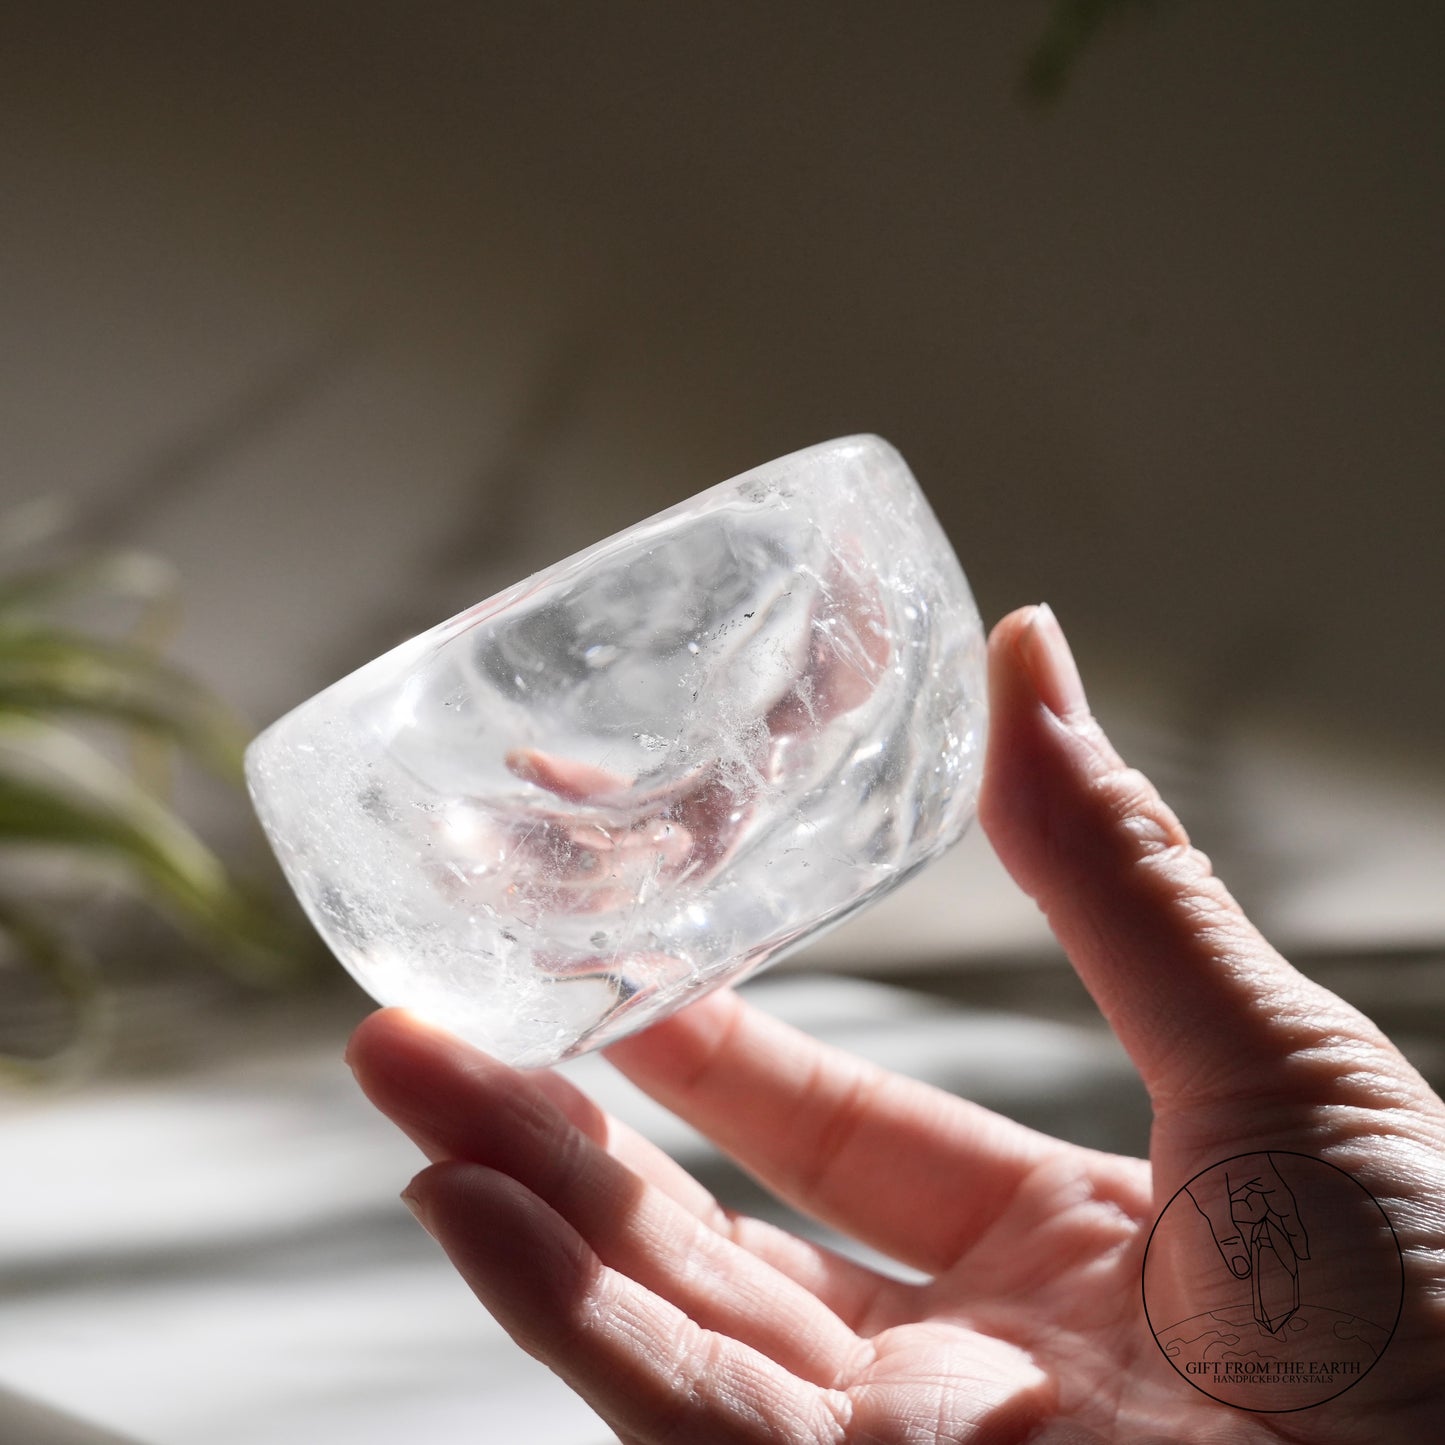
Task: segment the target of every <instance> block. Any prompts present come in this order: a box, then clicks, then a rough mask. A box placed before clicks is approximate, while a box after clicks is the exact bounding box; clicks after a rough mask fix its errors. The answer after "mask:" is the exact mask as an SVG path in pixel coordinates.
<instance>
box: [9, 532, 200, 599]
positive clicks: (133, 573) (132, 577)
mask: <svg viewBox="0 0 1445 1445" xmlns="http://www.w3.org/2000/svg"><path fill="white" fill-rule="evenodd" d="M6 530H7V528H6V527H5V526H0V537H3V536H4V535H5V532H6ZM178 592H179V580H178V578H177V575H176V569H175V568H174V567H172V566H171V565H170V563H168V562H163V561H161V559H160V558H158V557H152V556H151V555H149V554H148V553H145V552H102V553H99V554H95V555H91V556H84V557H72V558H67V559H65V560H63V561H58V562H49V563H46V564H45V565H43V566H39V567H26V568H17V569H15V570H14V571H10V572H8V573H6V575H4V576H0V613H12V614H13V613H30V612H35V611H38V610H40V609H41V608H44V607H48V606H49V605H50V604H53V603H55V602H61V601H64V600H65V599H67V598H70V597H83V596H86V595H88V594H95V593H100V594H103V595H104V596H106V597H107V598H126V599H129V600H132V601H136V602H140V603H147V604H152V605H153V604H156V603H168V602H171V601H173V600H174V599H175V598H176V596H177V595H178Z"/></svg>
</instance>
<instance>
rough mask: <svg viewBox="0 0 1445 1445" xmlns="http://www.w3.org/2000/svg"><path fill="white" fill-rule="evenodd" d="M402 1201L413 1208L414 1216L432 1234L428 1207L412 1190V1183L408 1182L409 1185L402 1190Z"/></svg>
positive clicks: (410, 1208)
mask: <svg viewBox="0 0 1445 1445" xmlns="http://www.w3.org/2000/svg"><path fill="white" fill-rule="evenodd" d="M401 1202H402V1203H403V1204H404V1205H406V1207H407V1208H408V1209H409V1210H411V1213H412V1218H413V1219H415V1220H416V1222H417V1223H418V1224H419V1225H421V1227H422V1228H423V1229H424V1230H426V1232H427V1233H428V1234H430V1233H431V1225H430V1224H429V1223H428V1222H427V1215H426V1207H425V1205H423V1204H422V1202H421V1200H420V1199H418V1198H417V1197H416V1195H415V1194H413V1193H412V1192H411V1185H409V1184H408V1185H407V1187H406V1188H405V1189H403V1190H402V1191H401Z"/></svg>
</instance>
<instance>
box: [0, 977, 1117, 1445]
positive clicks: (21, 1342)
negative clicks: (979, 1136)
mask: <svg viewBox="0 0 1445 1445" xmlns="http://www.w3.org/2000/svg"><path fill="white" fill-rule="evenodd" d="M754 994H755V996H756V997H757V998H758V999H759V1000H760V1001H763V1002H765V1003H766V1004H767V1006H769V1007H770V1008H772V1009H774V1010H775V1011H776V1012H779V1013H781V1014H783V1015H785V1016H790V1017H793V1018H794V1019H796V1020H798V1021H800V1022H805V1023H806V1024H807V1025H808V1026H809V1027H810V1028H811V1029H813V1030H814V1031H816V1032H817V1033H819V1034H822V1035H824V1036H827V1037H829V1038H832V1039H834V1040H835V1041H837V1042H840V1043H843V1044H845V1045H847V1046H849V1047H853V1048H857V1049H859V1050H860V1051H861V1052H863V1053H866V1054H869V1055H870V1056H872V1057H874V1058H877V1059H879V1060H880V1061H882V1062H884V1063H887V1064H890V1065H893V1066H896V1067H906V1068H909V1069H910V1070H911V1071H912V1072H914V1073H917V1074H919V1075H921V1076H924V1077H930V1078H934V1079H937V1080H939V1081H941V1082H944V1083H946V1084H948V1085H951V1086H953V1087H956V1088H963V1089H966V1090H967V1091H968V1092H970V1093H973V1094H975V1095H977V1096H979V1097H982V1098H984V1099H985V1100H990V1099H991V1100H994V1101H996V1102H999V1103H1001V1104H1004V1105H1006V1106H1008V1107H1011V1108H1014V1109H1016V1110H1018V1111H1020V1112H1023V1113H1025V1114H1027V1113H1029V1111H1030V1110H1031V1109H1035V1108H1040V1107H1042V1108H1047V1107H1050V1106H1049V1105H1048V1102H1047V1101H1049V1100H1058V1099H1060V1098H1061V1097H1067V1096H1070V1095H1073V1096H1075V1097H1080V1096H1082V1095H1084V1094H1087V1092H1088V1086H1089V1085H1090V1084H1092V1085H1094V1086H1096V1087H1098V1088H1104V1089H1114V1090H1117V1089H1120V1088H1127V1087H1128V1086H1127V1083H1126V1082H1125V1081H1126V1080H1127V1077H1128V1073H1127V1069H1126V1068H1125V1066H1124V1064H1123V1062H1122V1059H1121V1056H1120V1054H1119V1052H1118V1050H1117V1048H1116V1046H1115V1045H1114V1044H1113V1042H1112V1040H1110V1039H1109V1038H1107V1036H1104V1035H1102V1034H1101V1033H1099V1032H1097V1031H1095V1030H1089V1029H1080V1028H1070V1027H1066V1026H1063V1025H1055V1024H1046V1023H1039V1022H1034V1021H1029V1020H1023V1019H1017V1018H1011V1017H1008V1016H1002V1015H974V1014H968V1013H960V1012H957V1011H955V1010H952V1009H949V1008H947V1007H944V1006H941V1005H940V1004H939V1003H938V1002H937V1001H936V1000H930V999H925V998H920V997H916V996H912V995H909V994H906V993H903V992H901V991H898V990H893V989H888V988H885V987H882V986H880V985H876V984H867V983H863V982H859V981H849V980H839V979H830V978H826V977H819V976H807V977H798V978H782V979H774V980H768V981H765V982H763V983H760V984H759V985H757V986H755V988H754ZM341 1043H342V1041H341V1039H340V1038H339V1037H338V1038H336V1039H334V1040H331V1041H329V1042H327V1043H326V1044H324V1045H318V1046H316V1047H314V1048H311V1049H309V1050H308V1051H306V1052H305V1053H303V1054H301V1055H298V1056H296V1057H293V1058H290V1059H267V1060H258V1061H256V1062H253V1063H249V1064H245V1065H232V1066H228V1067H225V1068H222V1069H218V1070H216V1071H215V1072H213V1073H212V1074H210V1075H209V1076H206V1077H196V1078H188V1079H183V1080H172V1081H169V1082H167V1083H165V1084H156V1085H144V1086H143V1085H133V1086H127V1087H124V1088H113V1089H111V1090H108V1091H107V1092H105V1093H104V1094H96V1095H94V1096H91V1095H86V1094H77V1095H74V1096H71V1097H51V1098H48V1099H42V1100H39V1101H35V1102H31V1103H17V1102H15V1101H13V1100H12V1101H11V1102H10V1104H9V1106H8V1108H7V1110H6V1112H5V1113H3V1114H0V1158H3V1159H4V1160H5V1168H6V1173H7V1177H8V1179H9V1180H10V1187H9V1188H8V1189H7V1190H5V1192H4V1194H3V1196H0V1380H3V1382H4V1384H5V1385H8V1386H10V1387H13V1388H15V1389H17V1390H20V1391H22V1392H24V1393H26V1394H29V1395H33V1396H35V1397H37V1398H38V1399H42V1400H46V1401H49V1402H51V1403H52V1404H54V1405H56V1406H57V1407H61V1408H65V1409H68V1410H71V1411H74V1412H76V1413H78V1414H81V1415H84V1416H86V1417H87V1418H89V1419H92V1420H95V1421H96V1422H98V1423H100V1424H103V1425H106V1426H109V1427H110V1428H112V1429H115V1430H118V1431H122V1432H125V1433H128V1434H131V1435H133V1436H135V1437H136V1439H137V1440H138V1441H141V1442H144V1445H331V1442H335V1445H394V1442H395V1441H397V1440H399V1439H401V1440H424V1441H427V1442H428V1445H450V1442H457V1445H462V1442H466V1445H473V1442H478V1441H498V1442H508V1445H511V1442H519V1441H525V1442H527V1445H598V1442H601V1441H603V1440H605V1439H607V1438H608V1436H607V1432H606V1431H605V1430H604V1429H602V1427H601V1426H600V1425H599V1423H598V1422H597V1421H596V1419H595V1417H593V1416H592V1415H591V1413H590V1411H588V1410H587V1409H586V1408H585V1407H583V1406H582V1405H581V1404H580V1403H579V1402H578V1401H577V1400H576V1399H575V1397H573V1396H572V1394H571V1393H570V1392H569V1391H568V1390H567V1389H565V1388H564V1387H563V1386H562V1385H561V1384H560V1383H559V1382H558V1381H557V1380H556V1379H555V1378H553V1377H552V1376H551V1375H550V1374H549V1373H548V1372H547V1371H546V1370H544V1369H543V1368H542V1367H541V1366H539V1365H537V1364H535V1363H534V1362H533V1361H531V1360H530V1359H528V1358H527V1357H526V1356H525V1355H523V1354H522V1353H521V1351H520V1350H518V1349H517V1348H516V1347H515V1346H513V1345H512V1343H511V1342H510V1340H508V1339H507V1338H506V1337H505V1336H504V1335H503V1334H502V1332H501V1331H500V1330H499V1328H498V1327H497V1326H496V1325H495V1324H493V1323H492V1321H491V1320H490V1318H489V1317H488V1316H487V1315H486V1313H485V1312H484V1311H483V1310H482V1308H481V1307H480V1306H479V1305H478V1304H477V1302H476V1301H475V1300H474V1299H473V1297H472V1296H471V1294H470V1293H469V1292H468V1291H467V1289H466V1288H465V1286H464V1285H463V1284H462V1283H461V1281H460V1280H459V1279H458V1278H457V1277H456V1276H455V1275H454V1274H453V1273H452V1271H451V1270H450V1268H449V1267H448V1266H447V1265H446V1264H445V1262H444V1261H443V1259H442V1258H441V1256H440V1254H439V1252H438V1251H437V1250H436V1249H435V1247H434V1246H433V1245H432V1243H431V1241H430V1240H428V1239H427V1238H426V1237H425V1236H424V1235H423V1234H422V1232H421V1231H420V1230H419V1229H418V1228H417V1226H416V1225H415V1223H414V1221H413V1220H412V1219H411V1216H410V1215H409V1214H408V1213H407V1212H406V1210H405V1209H404V1207H403V1206H402V1205H401V1204H400V1202H399V1201H398V1199H397V1195H398V1193H399V1191H400V1189H401V1188H402V1186H403V1185H404V1184H405V1182H406V1180H407V1179H408V1178H409V1177H410V1176H411V1174H412V1173H413V1172H414V1171H415V1169H416V1168H417V1167H419V1163H420V1160H419V1157H418V1156H417V1154H416V1152H415V1151H414V1150H413V1149H412V1147H411V1146H410V1145H409V1144H408V1143H406V1141H405V1140H403V1139H402V1138H401V1136H400V1135H398V1134H397V1133H396V1132H395V1131H394V1130H393V1129H392V1128H391V1126H390V1125H389V1124H387V1123H386V1122H385V1121H383V1120H382V1119H381V1118H380V1117H379V1116H376V1115H374V1114H373V1113H372V1112H371V1110H370V1109H369V1107H368V1106H367V1105H366V1104H365V1102H364V1101H363V1100H362V1099H361V1097H360V1095H359V1093H358V1091H357V1090H356V1089H355V1087H354V1085H353V1084H352V1081H351V1079H350V1076H349V1074H348V1073H347V1071H346V1069H345V1067H344V1066H343V1065H342V1063H341V1061H340V1049H341ZM568 1072H569V1073H570V1074H571V1075H572V1076H573V1077H574V1078H576V1079H577V1080H578V1081H579V1082H581V1083H582V1084H583V1086H584V1087H586V1088H587V1089H588V1090H589V1092H591V1093H593V1094H594V1096H595V1097H597V1098H599V1099H600V1100H602V1101H603V1102H604V1103H605V1104H606V1105H607V1106H608V1107H609V1108H612V1109H613V1110H614V1111H616V1112H618V1113H620V1114H622V1115H623V1116H624V1117H627V1118H628V1119H629V1120H630V1121H631V1122H633V1123H634V1124H635V1125H637V1126H638V1127H639V1128H641V1129H643V1130H644V1131H645V1132H647V1133H649V1134H650V1135H652V1136H653V1137H654V1138H656V1139H658V1140H659V1141H660V1142H662V1143H664V1144H665V1145H666V1146H667V1147H669V1148H670V1149H672V1150H673V1152H675V1153H676V1154H677V1155H678V1156H679V1157H682V1158H683V1159H685V1160H687V1161H689V1162H691V1163H692V1164H693V1165H694V1166H695V1167H696V1166H699V1165H700V1166H702V1167H703V1168H704V1169H707V1170H709V1171H711V1172H709V1175H708V1177H709V1179H713V1178H714V1177H715V1171H716V1169H717V1168H718V1167H719V1166H718V1165H717V1163H716V1161H715V1160H711V1156H710V1153H709V1151H708V1150H707V1148H706V1146H705V1145H704V1144H703V1143H702V1141H701V1140H700V1139H699V1138H698V1136H697V1135H695V1134H694V1133H693V1132H692V1131H691V1130H689V1129H686V1128H685V1127H684V1126H682V1125H681V1124H679V1123H678V1122H677V1121H676V1120H674V1119H672V1118H671V1116H669V1115H667V1114H666V1113H665V1112H663V1111H662V1110H660V1109H658V1108H657V1107H656V1106H655V1105H653V1104H651V1103H650V1102H649V1101H646V1100H643V1099H642V1098H641V1097H640V1096H639V1095H638V1094H637V1092H636V1091H635V1090H633V1089H632V1088H631V1086H630V1085H628V1084H626V1083H625V1082H624V1081H623V1080H622V1079H620V1077H618V1076H617V1075H615V1074H614V1073H613V1072H612V1071H611V1070H610V1069H609V1068H608V1066H607V1065H606V1064H605V1063H603V1062H602V1061H601V1060H598V1059H595V1058H592V1059H584V1060H580V1061H578V1063H577V1064H575V1065H573V1066H571V1067H570V1068H569V1070H568ZM3 1425H4V1415H3V1414H0V1439H4V1441H5V1445H33V1442H31V1441H29V1440H25V1439H19V1440H16V1439H13V1438H12V1436H10V1435H6V1434H4V1433H3Z"/></svg>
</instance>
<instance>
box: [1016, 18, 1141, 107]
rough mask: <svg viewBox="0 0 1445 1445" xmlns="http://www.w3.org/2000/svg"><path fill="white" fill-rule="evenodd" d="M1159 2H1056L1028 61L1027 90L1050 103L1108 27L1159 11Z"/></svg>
mask: <svg viewBox="0 0 1445 1445" xmlns="http://www.w3.org/2000/svg"><path fill="white" fill-rule="evenodd" d="M1158 3H1159V0H1054V4H1053V7H1052V9H1051V10H1050V13H1049V18H1048V22H1047V24H1046V25H1045V27H1044V33H1043V34H1042V35H1041V36H1040V37H1039V39H1038V41H1037V43H1036V44H1035V45H1034V48H1033V50H1032V51H1031V52H1030V54H1029V57H1028V59H1027V60H1026V61H1025V62H1024V72H1023V91H1024V94H1025V95H1026V96H1027V97H1028V98H1029V99H1030V100H1034V101H1038V102H1040V103H1043V104H1047V103H1048V102H1049V101H1053V100H1057V99H1058V98H1059V96H1061V95H1062V94H1063V93H1064V91H1065V90H1066V89H1067V88H1068V85H1069V81H1070V80H1071V79H1072V78H1073V75H1074V71H1075V70H1076V68H1077V67H1078V63H1079V59H1080V57H1081V56H1082V55H1083V54H1084V52H1085V51H1086V50H1087V49H1088V48H1089V46H1090V44H1091V43H1092V42H1093V41H1094V39H1095V38H1096V37H1097V36H1098V34H1099V33H1100V31H1102V30H1103V29H1104V28H1105V26H1107V25H1110V24H1114V23H1116V22H1120V21H1123V20H1125V19H1126V18H1128V17H1129V16H1131V15H1136V14H1139V13H1141V12H1143V11H1146V10H1153V9H1155V8H1157V6H1158Z"/></svg>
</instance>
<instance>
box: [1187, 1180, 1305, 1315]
mask: <svg viewBox="0 0 1445 1445" xmlns="http://www.w3.org/2000/svg"><path fill="white" fill-rule="evenodd" d="M1188 1188H1189V1197H1190V1198H1191V1199H1192V1200H1193V1201H1194V1207H1195V1208H1196V1209H1197V1210H1198V1211H1199V1212H1200V1213H1201V1214H1202V1215H1203V1216H1204V1218H1205V1219H1206V1221H1208V1224H1209V1229H1210V1232H1211V1233H1212V1234H1213V1235H1214V1242H1215V1244H1216V1245H1217V1246H1218V1247H1219V1253H1220V1255H1221V1257H1222V1258H1223V1260H1224V1263H1225V1264H1226V1265H1227V1266H1228V1268H1229V1271H1230V1273H1231V1274H1233V1275H1234V1277H1235V1278H1236V1279H1248V1280H1249V1281H1250V1293H1251V1295H1252V1302H1253V1305H1254V1318H1255V1321H1256V1323H1257V1324H1258V1325H1259V1327H1260V1328H1261V1329H1262V1330H1267V1331H1268V1332H1269V1333H1270V1334H1272V1335H1278V1334H1279V1333H1280V1332H1281V1331H1282V1330H1283V1328H1284V1326H1285V1323H1286V1321H1287V1320H1288V1319H1289V1318H1290V1316H1291V1315H1293V1314H1294V1313H1295V1311H1296V1310H1298V1309H1299V1307H1300V1296H1299V1262H1300V1260H1302V1259H1308V1258H1309V1257H1310V1249H1309V1239H1308V1237H1307V1236H1306V1234H1305V1229H1304V1225H1303V1224H1302V1223H1301V1222H1300V1218H1299V1211H1298V1209H1297V1208H1296V1206H1295V1199H1294V1195H1293V1194H1292V1193H1291V1192H1290V1188H1289V1185H1287V1184H1286V1183H1285V1182H1284V1180H1283V1179H1282V1178H1280V1175H1279V1171H1278V1169H1277V1168H1276V1167H1275V1163H1274V1160H1273V1159H1272V1158H1271V1156H1270V1155H1268V1154H1245V1155H1241V1156H1239V1157H1238V1158H1234V1159H1227V1160H1225V1162H1224V1163H1223V1164H1220V1165H1218V1166H1217V1167H1216V1168H1214V1169H1211V1170H1209V1171H1208V1172H1207V1173H1205V1174H1201V1175H1200V1176H1199V1177H1198V1178H1197V1179H1194V1180H1193V1181H1192V1182H1191V1183H1190V1184H1189V1186H1188Z"/></svg>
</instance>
